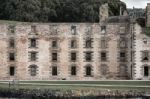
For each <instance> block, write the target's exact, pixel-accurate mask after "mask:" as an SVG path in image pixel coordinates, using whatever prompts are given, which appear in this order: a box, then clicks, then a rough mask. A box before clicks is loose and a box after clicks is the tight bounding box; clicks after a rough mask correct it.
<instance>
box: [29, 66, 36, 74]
mask: <svg viewBox="0 0 150 99" xmlns="http://www.w3.org/2000/svg"><path fill="white" fill-rule="evenodd" d="M29 68H30V70H29V71H30V75H31V76H36V75H37V66H36V65H30V67H29Z"/></svg>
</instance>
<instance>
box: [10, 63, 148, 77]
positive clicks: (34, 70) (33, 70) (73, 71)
mask: <svg viewBox="0 0 150 99" xmlns="http://www.w3.org/2000/svg"><path fill="white" fill-rule="evenodd" d="M149 69H150V68H149V67H148V66H144V76H149V75H150V71H149ZM85 71H86V76H91V75H92V68H91V67H90V66H87V67H86V68H85ZM9 74H10V76H14V75H15V67H10V68H9ZM36 74H37V66H34V65H33V66H31V67H30V75H31V76H36ZM52 75H53V76H57V75H58V68H57V66H53V67H52ZM71 75H74V76H75V75H77V67H76V66H72V67H71Z"/></svg>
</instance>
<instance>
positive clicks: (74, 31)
mask: <svg viewBox="0 0 150 99" xmlns="http://www.w3.org/2000/svg"><path fill="white" fill-rule="evenodd" d="M71 34H72V35H76V34H77V30H76V26H71Z"/></svg>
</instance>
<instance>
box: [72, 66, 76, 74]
mask: <svg viewBox="0 0 150 99" xmlns="http://www.w3.org/2000/svg"><path fill="white" fill-rule="evenodd" d="M76 74H77V67H76V66H71V75H72V76H75V75H76Z"/></svg>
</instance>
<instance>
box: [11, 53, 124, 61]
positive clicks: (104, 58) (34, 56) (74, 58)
mask: <svg viewBox="0 0 150 99" xmlns="http://www.w3.org/2000/svg"><path fill="white" fill-rule="evenodd" d="M29 53H30V61H36V60H37V54H38V52H29ZM84 53H85V60H86V61H92V58H93V52H84ZM9 60H10V61H15V53H9ZM70 60H71V61H77V52H72V53H71V54H70ZM52 61H58V53H57V52H54V53H52ZM101 61H107V52H101ZM120 61H126V53H125V52H120Z"/></svg>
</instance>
